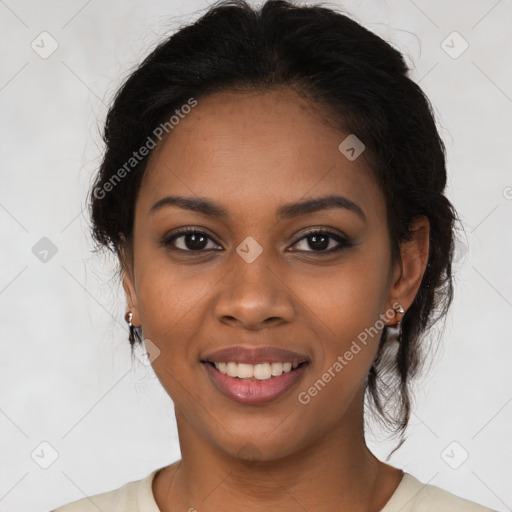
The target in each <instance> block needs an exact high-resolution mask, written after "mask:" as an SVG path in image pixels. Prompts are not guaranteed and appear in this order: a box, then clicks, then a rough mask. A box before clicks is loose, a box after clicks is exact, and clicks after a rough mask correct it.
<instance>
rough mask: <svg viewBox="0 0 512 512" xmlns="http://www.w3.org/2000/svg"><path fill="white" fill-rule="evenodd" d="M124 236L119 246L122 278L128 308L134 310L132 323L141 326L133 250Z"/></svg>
mask: <svg viewBox="0 0 512 512" xmlns="http://www.w3.org/2000/svg"><path fill="white" fill-rule="evenodd" d="M122 238H123V241H122V243H121V244H120V246H119V260H120V263H121V279H122V283H123V289H124V294H125V297H126V303H127V305H128V310H129V311H131V312H132V315H133V317H132V324H133V325H134V326H135V327H138V326H140V324H141V322H140V316H139V310H138V307H137V292H136V288H135V276H134V273H133V258H132V251H131V248H130V247H129V245H128V243H127V242H126V240H125V239H124V237H122Z"/></svg>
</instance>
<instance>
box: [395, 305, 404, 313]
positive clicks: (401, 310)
mask: <svg viewBox="0 0 512 512" xmlns="http://www.w3.org/2000/svg"><path fill="white" fill-rule="evenodd" d="M395 311H396V312H397V313H400V314H401V315H403V314H404V313H405V309H404V308H403V306H402V304H398V307H397V308H396V309H395Z"/></svg>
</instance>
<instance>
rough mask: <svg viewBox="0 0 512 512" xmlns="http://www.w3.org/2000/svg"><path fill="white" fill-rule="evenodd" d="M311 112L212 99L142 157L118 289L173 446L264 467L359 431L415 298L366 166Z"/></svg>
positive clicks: (291, 105) (287, 104) (299, 103)
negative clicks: (168, 414) (145, 349)
mask: <svg viewBox="0 0 512 512" xmlns="http://www.w3.org/2000/svg"><path fill="white" fill-rule="evenodd" d="M320 116H321V114H320V113H319V111H318V110H315V107H314V106H313V105H311V104H310V103H308V102H306V101H305V100H303V99H301V98H300V97H299V96H297V95H296V94H295V93H294V92H292V91H285V90H282V91H272V92H265V93H251V94H233V93H222V94H214V95H210V96H208V97H206V98H204V99H200V100H199V101H198V104H197V106H196V107H195V108H193V109H192V111H191V112H190V113H189V114H188V115H187V116H185V117H184V118H183V119H181V120H180V122H179V124H178V125H177V126H175V127H174V128H173V130H172V132H171V133H170V136H169V137H168V138H167V139H165V140H164V141H163V143H162V144H161V145H160V146H158V147H157V148H156V149H155V150H154V152H153V154H152V156H151V159H150V162H149V165H148V168H147V171H146V173H145V176H144V178H143V181H142V185H141V188H140V192H139V195H138V198H137V204H136V212H135V224H134V238H133V247H134V253H133V262H134V263H133V267H131V264H129V265H128V272H127V274H125V277H124V286H125V290H126V293H127V299H128V303H129V305H130V306H132V311H133V313H134V318H133V323H134V325H140V324H142V327H143V331H144V337H145V338H146V339H149V340H151V343H153V344H154V345H156V346H157V347H158V349H159V350H160V354H159V355H158V357H156V359H154V361H153V362H152V364H153V368H154V371H155V372H156V375H157V376H158V378H159V380H160V381H161V383H162V385H163V387H164V388H165V390H166V391H167V393H168V394H169V395H170V397H171V398H172V400H173V401H174V406H175V410H176V415H177V419H178V425H179V428H180V437H181V438H182V440H183V439H184V438H192V437H196V438H198V439H199V438H200V439H202V440H204V441H206V442H207V443H209V445H211V446H215V447H217V448H218V449H220V450H221V451H223V452H225V453H229V454H231V455H234V456H237V454H238V456H240V457H247V458H251V457H253V458H261V459H267V460H271V459H275V458H278V457H282V456H285V455H289V454H291V453H293V452H295V451H297V450H299V449H304V448H305V447H307V446H308V445H310V444H311V443H315V442H320V441H321V439H323V438H324V436H325V435H326V433H328V432H333V431H336V432H337V433H339V432H340V431H346V432H347V431H349V430H347V429H351V430H350V431H353V430H354V426H355V425H357V427H359V425H360V421H361V418H362V398H363V391H364V387H365V380H366V377H367V374H368V371H369V369H370V367H371V365H372V362H373V360H374V357H375V355H376V352H377V347H378V342H379V338H380V333H381V331H382V327H383V325H384V322H387V323H390V324H393V323H395V322H396V320H397V318H394V316H393V311H392V306H393V304H394V303H395V302H396V300H400V301H401V303H402V304H403V305H404V307H406V308H407V307H408V306H409V305H410V303H411V302H412V298H413V297H414V293H415V291H414V290H412V291H411V290H409V288H410V287H411V283H410V282H409V281H411V280H409V281H408V283H405V284H404V283H403V280H401V279H400V278H401V272H402V267H400V266H399V265H395V264H393V262H392V261H391V256H390V241H389V237H388V229H387V223H386V222H387V221H386V210H385V202H384V197H383V194H382V192H381V190H380V189H379V187H378V186H377V185H376V182H375V181H374V179H373V177H372V175H371V173H370V172H369V169H368V168H367V166H366V164H365V161H364V158H363V157H359V158H356V159H353V155H352V152H351V151H350V149H349V150H348V152H347V151H345V153H343V152H342V151H340V149H339V148H338V147H339V145H340V143H342V141H344V139H346V137H347V136H348V135H349V134H348V133H340V132H338V131H336V130H334V129H333V128H329V127H328V126H326V125H325V124H323V123H322V122H321V117H320ZM349 140H350V139H349ZM363 142H364V141H363ZM357 149H359V147H358V148H356V150H357ZM354 154H355V153H354ZM345 155H348V156H350V157H351V158H350V159H349V158H347V156H345ZM334 196H337V197H338V198H339V199H338V201H337V203H336V204H337V205H336V204H335V203H329V204H328V207H325V205H324V206H322V204H321V202H318V203H314V202H313V203H310V201H312V200H314V199H322V198H326V197H334ZM170 197H180V198H186V199H188V200H190V201H197V200H199V199H201V200H203V201H208V203H209V204H210V205H214V206H215V209H211V210H212V211H211V212H208V211H206V210H207V209H206V208H199V207H198V206H197V205H192V206H191V207H190V208H186V207H185V204H184V202H182V203H181V206H180V204H179V203H178V202H176V201H171V200H170V199H168V200H165V198H170ZM302 202H307V203H308V206H307V207H306V208H304V209H303V210H301V209H300V208H299V207H298V205H299V204H300V203H302ZM158 204H159V206H158V207H155V205H158ZM293 205H295V206H293ZM215 210H218V211H215ZM220 210H222V215H221V214H220V213H221V212H220ZM182 228H189V229H191V230H193V231H194V232H199V233H195V235H194V233H192V234H186V233H185V234H183V233H180V234H177V231H179V230H180V229H182ZM314 230H319V231H321V232H323V233H320V234H316V235H315V234H314V233H313V234H311V233H310V232H312V231H314ZM326 231H327V232H331V234H329V233H326ZM308 234H309V235H308ZM174 235H177V236H174ZM130 256H131V255H130ZM127 261H128V262H130V257H127ZM411 268H418V266H417V265H416V267H415V266H414V265H412V267H411ZM417 273H420V274H421V273H422V272H420V271H419V270H418V272H417ZM412 277H414V276H412ZM420 277H421V276H420ZM413 284H414V283H413ZM416 284H417V285H419V281H418V282H417V283H416ZM408 287H409V288H408ZM413 288H414V286H413ZM262 348H264V350H260V351H258V350H256V349H262ZM221 349H234V350H233V351H228V352H224V353H218V354H214V355H212V354H213V353H214V352H216V351H219V350H221ZM280 350H281V352H280ZM283 350H284V351H291V352H292V353H284V352H282V351H283ZM230 361H231V363H242V364H241V365H240V366H237V365H234V364H227V363H228V362H230ZM215 362H217V363H224V365H222V364H221V365H218V366H219V369H217V368H215V366H214V364H213V363H215ZM251 362H252V363H254V364H253V365H250V364H249V363H251ZM267 363H273V364H267ZM279 363H294V365H296V364H297V363H302V364H300V366H298V367H297V368H296V369H292V370H291V371H285V370H287V367H289V365H286V364H285V365H281V366H280V365H279ZM254 365H257V366H254ZM226 371H227V372H230V373H231V375H237V376H236V377H235V376H230V375H228V374H224V373H223V372H226ZM244 372H248V373H244ZM282 372H283V373H282ZM272 373H274V374H275V375H274V376H272ZM254 374H256V376H254ZM238 375H240V376H241V377H243V376H247V375H253V376H252V377H251V378H249V380H244V379H243V378H241V377H239V376H238ZM315 383H316V384H315ZM187 436H188V437H187ZM191 436H192V437H191ZM242 453H243V455H242Z"/></svg>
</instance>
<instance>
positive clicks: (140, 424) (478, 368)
mask: <svg viewBox="0 0 512 512" xmlns="http://www.w3.org/2000/svg"><path fill="white" fill-rule="evenodd" d="M208 5H209V2H207V1H188V2H185V1H166V2H149V1H133V0H132V1H109V2H107V1H100V0H92V1H74V0H73V1H46V2H40V1H36V0H33V1H17V2H16V1H14V0H5V1H0V34H1V42H2V47H1V57H2V67H1V77H0V102H1V111H2V117H1V125H0V129H1V137H0V144H1V148H0V151H1V155H0V157H1V164H2V187H1V195H0V219H1V247H2V251H1V276H0V300H1V309H0V314H1V317H2V324H1V328H2V358H1V386H2V387H1V389H2V394H1V400H0V426H1V429H2V436H1V438H0V439H1V441H0V442H1V445H0V447H1V450H2V452H1V460H2V466H1V470H0V475H1V479H0V510H1V511H7V510H9V511H11V512H27V511H29V510H32V511H35V512H44V511H46V512H48V511H49V510H50V509H51V508H53V507H56V506H58V505H62V504H64V503H67V502H69V501H73V500H76V499H79V498H83V497H84V496H86V495H92V494H96V493H100V492H105V491H108V490H112V489H114V488H117V487H119V486H121V485H123V484H124V483H126V482H128V481H131V480H136V479H140V478H143V477H145V476H146V475H147V474H149V473H150V472H151V471H152V470H153V469H155V468H157V467H160V466H164V465H166V464H169V463H171V462H173V461H174V460H177V459H178V458H179V447H178V440H177V436H176V427H175V423H174V415H173V409H172V404H171V403H170V399H169V398H168V397H167V395H166V393H165V392H164V391H163V389H162V388H161V386H160V384H159V382H158V381H157V379H156V377H155V376H154V373H153V372H152V370H151V368H150V367H145V366H144V365H143V364H141V363H140V362H139V361H138V360H135V363H134V364H133V365H132V362H131V359H130V351H129V345H128V341H127V328H126V325H125V323H124V320H123V315H124V311H125V305H124V296H123V295H122V293H121V288H120V287H118V286H117V285H116V284H115V283H114V282H112V281H111V276H112V275H113V274H112V272H113V268H114V267H113V264H114V262H113V261H112V260H106V259H104V258H102V257H100V256H98V255H95V254H92V253H91V252H90V249H91V241H90V238H89V233H88V220H87V211H86V210H83V208H84V206H85V195H86V192H87V189H88V186H89V183H90V180H91V177H92V175H93V173H94V171H95V169H96V167H97V165H98V163H99V161H100V155H101V150H102V143H101V138H100V136H99V132H100V129H101V124H102V122H103V120H104V117H105V114H106V110H107V105H108V104H109V102H110V101H111V99H112V96H113V94H114V92H115V91H116V88H117V87H118V86H119V84H120V83H121V81H122V79H123V78H125V77H126V76H127V74H128V73H129V71H130V69H132V68H133V66H135V65H136V64H137V63H138V62H140V60H141V59H142V58H143V56H145V55H146V54H147V53H148V52H149V51H150V50H151V49H152V48H153V47H154V44H155V43H156V42H157V41H159V40H160V39H161V37H162V36H163V35H165V34H168V33H170V32H172V31H174V30H176V29H177V28H178V27H179V26H180V25H181V24H186V23H188V22H189V21H191V20H192V19H195V18H196V17H197V16H198V15H199V14H200V12H202V11H203V10H204V9H205V8H206V7H207V6H208ZM328 5H331V6H336V5H338V6H341V5H342V4H341V2H340V3H336V2H331V3H330V4H328ZM344 5H345V8H346V9H347V10H348V11H349V13H351V15H353V17H355V18H356V19H357V20H358V21H360V22H361V23H363V24H364V25H365V26H367V27H368V28H369V29H371V30H373V31H374V32H376V33H378V34H379V35H381V36H382V37H384V38H385V39H386V40H388V41H390V42H392V43H393V44H394V45H396V46H397V47H398V48H399V49H401V50H402V51H403V52H405V54H406V56H407V59H408V62H409V63H410V65H411V66H412V67H413V68H414V71H413V74H412V76H413V78H414V79H416V80H418V81H420V83H421V86H422V87H423V89H424V90H425V91H426V93H427V95H428V96H429V98H430V99H431V101H432V103H433V104H434V106H435V109H436V114H437V117H438V121H439V126H440V130H441V134H442V136H443V138H444V140H445V142H446V145H447V150H448V164H449V189H448V195H449V197H450V199H451V200H452V201H453V202H454V204H455V206H456V208H457V209H458V211H459V213H460V215H461V218H462V220H463V222H464V225H465V228H466V235H465V236H466V237H465V238H463V239H462V242H460V243H459V244H458V252H457V261H456V270H457V282H456V286H457V291H456V297H455V301H454V304H453V309H452V310H451V313H450V314H449V317H448V319H447V324H446V330H445V333H444V337H443V343H442V348H441V350H439V351H438V353H437V355H436V358H435V360H434V362H433V364H432V368H431V370H430V373H429V374H428V376H427V377H426V378H424V379H423V380H422V381H420V382H419V385H418V393H417V401H416V408H415V410H414V414H413V416H412V419H411V426H410V429H409V438H408V441H407V442H406V444H405V445H404V446H403V447H402V448H401V449H400V450H399V451H398V452H397V453H396V455H395V456H393V458H392V459H391V461H390V463H391V464H393V465H395V466H397V467H401V468H403V469H404V470H405V471H408V472H410V473H412V474H413V475H415V476H416V477H417V478H419V479H420V480H422V481H423V482H426V483H430V484H433V485H438V486H440V487H443V488H445V489H447V490H449V491H451V492H453V493H455V494H459V495H461V496H464V497H466V498H468V499H471V500H474V501H477V502H480V503H482V504H485V505H487V506H489V507H492V508H494V509H496V510H499V511H505V510H511V507H512V489H511V487H510V482H511V481H512V479H511V478H512V470H511V468H512V436H511V435H510V431H511V428H510V427H511V420H512V403H511V402H512V389H511V385H510V363H511V359H512V358H511V355H512V343H510V342H511V339H510V338H511V336H510V329H509V326H510V319H511V307H512V274H511V272H510V256H511V252H512V251H511V248H512V247H511V246H512V237H511V236H510V225H511V222H510V221H511V217H512V176H511V174H510V164H511V153H510V133H511V128H512V126H511V125H512V116H511V113H512V79H511V67H510V57H511V48H512V31H511V26H512V25H511V14H512V3H511V1H510V0H498V1H495V0H492V1H487V0H479V1H477V0H473V1H463V0H458V1H454V0H451V1H443V2H428V1H425V0H414V1H412V0H402V1H400V2H399V1H397V0H394V1H387V2H383V1H379V0H371V1H370V0H369V1H353V2H346V3H345V4H344ZM199 10H201V11H200V12H199ZM43 31H47V32H48V33H49V34H51V37H52V38H53V39H55V40H56V41H57V43H58V49H57V50H56V51H55V52H54V53H53V54H52V55H51V56H50V57H48V58H46V59H43V58H41V57H40V56H39V54H38V53H36V52H35V51H34V50H33V49H32V48H31V43H32V41H34V40H35V43H34V44H39V46H42V45H43V43H41V42H40V39H41V37H48V36H39V34H40V33H41V32H43ZM453 31H456V32H458V33H459V34H460V36H462V38H464V40H465V41H467V43H468V44H469V47H468V49H467V50H466V51H465V52H464V53H462V54H461V55H460V56H458V58H453V56H454V55H455V53H458V52H459V51H460V50H461V49H462V48H463V46H462V45H463V44H464V41H463V40H462V39H460V38H459V36H457V35H455V36H454V35H451V36H450V37H449V38H448V39H447V37H448V36H449V35H450V34H452V32H453ZM38 41H39V43H38ZM443 41H446V42H445V43H443ZM44 45H45V48H46V49H48V48H49V39H45V42H44ZM443 46H444V47H445V48H446V49H447V50H448V51H449V52H451V53H452V56H450V55H449V54H448V53H447V52H446V51H445V49H443ZM449 47H451V48H449ZM43 237H47V238H49V239H50V240H51V242H52V243H53V244H55V246H56V248H57V253H56V254H55V255H54V256H53V257H50V255H51V253H50V254H49V255H48V257H47V259H48V261H47V262H42V261H40V260H39V259H38V258H37V257H36V256H35V255H34V254H33V252H32V248H33V247H34V245H36V243H38V241H39V240H40V239H41V238H43ZM43 441H46V442H47V443H49V444H50V445H51V446H52V447H53V449H54V450H55V451H56V452H57V453H58V458H57V460H56V461H55V462H54V463H53V464H52V465H50V467H49V468H48V469H42V468H41V467H40V464H44V463H45V462H46V463H47V464H48V463H49V462H50V461H51V456H52V448H50V447H48V445H40V443H42V442H43ZM453 441H456V443H457V444H455V445H451V446H450V444H451V443H452V442H453ZM369 443H370V446H371V448H372V449H374V451H375V453H376V455H377V456H379V457H381V458H383V459H384V458H385V457H386V455H387V453H388V450H389V449H390V448H391V447H392V446H393V445H392V444H391V443H385V442H382V441H381V440H379V435H378V432H377V434H376V435H375V436H370V439H369ZM447 447H449V448H448V449H447V450H446V448H447ZM34 450H35V452H34ZM33 452H34V454H33V458H32V457H31V454H32V453H33ZM465 452H467V453H468V454H469V458H468V459H467V460H466V461H465V462H464V463H463V464H462V465H461V466H460V467H459V468H458V469H453V468H452V467H450V465H449V464H448V463H447V461H448V462H450V464H451V465H452V466H453V465H457V464H458V463H459V462H460V460H462V457H463V456H464V454H465Z"/></svg>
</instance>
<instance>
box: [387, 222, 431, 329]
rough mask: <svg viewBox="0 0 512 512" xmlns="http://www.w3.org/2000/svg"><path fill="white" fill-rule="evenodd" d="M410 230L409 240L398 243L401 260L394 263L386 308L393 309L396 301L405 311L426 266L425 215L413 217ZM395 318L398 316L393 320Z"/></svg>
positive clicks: (427, 240) (426, 238) (427, 226)
mask: <svg viewBox="0 0 512 512" xmlns="http://www.w3.org/2000/svg"><path fill="white" fill-rule="evenodd" d="M410 231H411V237H412V238H411V240H407V241H404V242H402V243H401V244H400V259H401V261H398V262H397V263H396V266H395V269H394V272H393V278H392V281H391V288H390V291H389V300H388V308H393V309H395V308H396V303H397V302H398V303H400V304H401V305H402V307H403V308H404V310H405V311H407V310H408V309H409V308H410V306H411V304H412V303H413V301H414V297H416V294H417V293H418V290H419V288H420V284H421V280H422V279H423V274H424V273H425V269H426V268H427V262H428V255H429V247H430V243H429V236H430V223H429V221H428V219H427V217H425V215H421V216H418V217H416V218H415V219H413V221H412V223H411V227H410ZM399 315H400V314H399ZM397 320H400V318H398V319H397V318H395V320H394V321H395V322H396V321H397Z"/></svg>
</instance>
